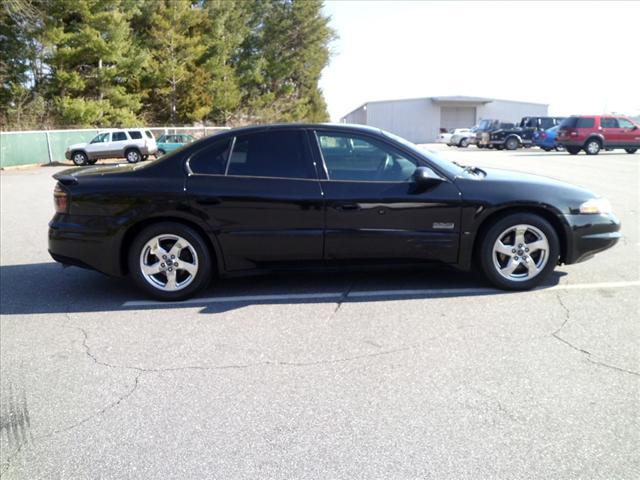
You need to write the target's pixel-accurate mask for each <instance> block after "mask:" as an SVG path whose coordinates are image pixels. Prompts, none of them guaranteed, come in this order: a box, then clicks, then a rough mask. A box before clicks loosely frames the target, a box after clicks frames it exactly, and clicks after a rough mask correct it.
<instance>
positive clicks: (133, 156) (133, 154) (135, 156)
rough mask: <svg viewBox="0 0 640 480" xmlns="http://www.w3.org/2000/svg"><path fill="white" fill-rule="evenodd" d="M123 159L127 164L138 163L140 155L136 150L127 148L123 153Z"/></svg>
mask: <svg viewBox="0 0 640 480" xmlns="http://www.w3.org/2000/svg"><path fill="white" fill-rule="evenodd" d="M124 158H125V159H126V160H127V162H129V163H138V162H139V161H140V160H142V154H141V153H140V150H138V149H137V148H129V149H128V150H126V151H125V152H124Z"/></svg>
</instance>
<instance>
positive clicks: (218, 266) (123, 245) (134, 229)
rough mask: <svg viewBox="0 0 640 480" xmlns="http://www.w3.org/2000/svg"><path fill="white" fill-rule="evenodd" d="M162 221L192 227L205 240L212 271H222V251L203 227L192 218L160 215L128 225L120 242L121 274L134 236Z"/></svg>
mask: <svg viewBox="0 0 640 480" xmlns="http://www.w3.org/2000/svg"><path fill="white" fill-rule="evenodd" d="M163 222H175V223H180V224H182V225H184V226H186V227H189V228H192V229H193V230H195V231H196V232H197V233H198V234H199V235H200V236H201V237H202V239H203V240H204V241H205V243H206V244H207V247H208V248H209V253H210V254H211V258H212V260H213V268H214V271H216V272H218V273H222V270H223V263H222V252H221V251H220V247H219V245H218V243H217V241H216V240H215V238H214V239H212V238H211V236H210V235H208V234H207V232H206V231H205V229H204V228H203V227H202V226H201V225H200V224H198V223H197V222H194V221H192V220H188V219H185V218H182V217H179V216H162V217H152V218H147V219H144V220H141V221H139V222H137V223H134V224H133V225H130V226H129V227H128V228H127V230H126V232H125V233H124V235H123V237H122V240H121V242H120V252H119V262H120V270H121V271H122V273H123V274H127V273H129V267H128V262H127V257H128V254H129V248H130V247H131V244H132V243H133V240H134V239H135V238H136V236H137V235H138V234H139V233H140V232H141V231H142V230H144V229H145V228H147V227H149V226H150V225H154V224H156V223H163Z"/></svg>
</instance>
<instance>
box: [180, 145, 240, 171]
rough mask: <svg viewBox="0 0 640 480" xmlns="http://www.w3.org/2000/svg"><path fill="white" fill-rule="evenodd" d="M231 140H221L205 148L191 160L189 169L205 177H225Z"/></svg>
mask: <svg viewBox="0 0 640 480" xmlns="http://www.w3.org/2000/svg"><path fill="white" fill-rule="evenodd" d="M230 146H231V140H230V139H226V140H221V141H218V142H214V143H212V144H211V145H208V146H206V147H204V148H203V149H201V150H198V151H197V152H196V153H194V154H193V155H192V156H191V158H190V159H189V168H191V171H192V172H193V173H199V174H203V175H224V170H225V168H226V166H227V157H228V156H229V147H230Z"/></svg>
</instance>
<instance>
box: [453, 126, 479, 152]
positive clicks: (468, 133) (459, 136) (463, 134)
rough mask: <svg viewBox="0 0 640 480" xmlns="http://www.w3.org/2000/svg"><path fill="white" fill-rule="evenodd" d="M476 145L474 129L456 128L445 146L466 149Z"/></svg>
mask: <svg viewBox="0 0 640 480" xmlns="http://www.w3.org/2000/svg"><path fill="white" fill-rule="evenodd" d="M474 143H476V127H473V128H457V129H456V130H455V131H454V132H453V135H451V138H449V142H448V143H447V145H449V146H450V147H454V146H455V147H460V148H467V147H468V146H469V145H472V144H474Z"/></svg>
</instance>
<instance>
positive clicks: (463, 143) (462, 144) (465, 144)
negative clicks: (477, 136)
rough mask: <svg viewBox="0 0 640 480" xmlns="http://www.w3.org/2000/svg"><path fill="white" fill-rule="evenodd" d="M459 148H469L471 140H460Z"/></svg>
mask: <svg viewBox="0 0 640 480" xmlns="http://www.w3.org/2000/svg"><path fill="white" fill-rule="evenodd" d="M458 146H459V147H460V148H467V147H468V146H469V139H468V138H462V139H460V142H458Z"/></svg>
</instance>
